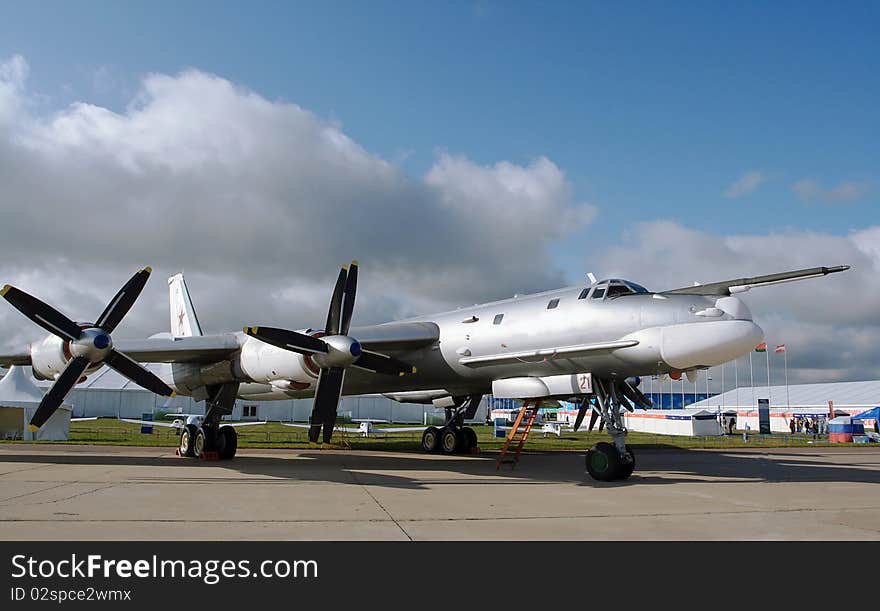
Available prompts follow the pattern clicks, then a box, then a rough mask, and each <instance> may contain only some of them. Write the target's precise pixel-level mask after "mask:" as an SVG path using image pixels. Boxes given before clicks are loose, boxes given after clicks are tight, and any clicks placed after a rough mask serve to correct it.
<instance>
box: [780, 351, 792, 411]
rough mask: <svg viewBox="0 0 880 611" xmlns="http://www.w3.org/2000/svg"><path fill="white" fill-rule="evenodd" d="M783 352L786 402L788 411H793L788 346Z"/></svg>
mask: <svg viewBox="0 0 880 611" xmlns="http://www.w3.org/2000/svg"><path fill="white" fill-rule="evenodd" d="M782 350H783V352H782V360H783V362H784V363H785V402H786V403H788V409H791V395H790V394H789V392H788V346H785V347H783V349H782Z"/></svg>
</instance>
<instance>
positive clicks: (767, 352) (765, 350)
mask: <svg viewBox="0 0 880 611" xmlns="http://www.w3.org/2000/svg"><path fill="white" fill-rule="evenodd" d="M764 354H766V355H767V403H768V404H770V403H771V402H770V350H769V348H768V347H765V348H764Z"/></svg>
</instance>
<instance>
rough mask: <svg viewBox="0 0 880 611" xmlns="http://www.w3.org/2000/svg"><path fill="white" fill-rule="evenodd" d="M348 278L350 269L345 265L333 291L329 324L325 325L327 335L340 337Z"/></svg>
mask: <svg viewBox="0 0 880 611" xmlns="http://www.w3.org/2000/svg"><path fill="white" fill-rule="evenodd" d="M347 277H348V268H347V267H345V266H344V265H343V266H342V269H341V270H339V277H338V278H336V287H335V288H334V289H333V297H331V298H330V311H329V312H327V324H326V325H324V333H326V334H327V335H339V319H340V317H341V315H342V297H343V295H344V293H345V280H346V278H347Z"/></svg>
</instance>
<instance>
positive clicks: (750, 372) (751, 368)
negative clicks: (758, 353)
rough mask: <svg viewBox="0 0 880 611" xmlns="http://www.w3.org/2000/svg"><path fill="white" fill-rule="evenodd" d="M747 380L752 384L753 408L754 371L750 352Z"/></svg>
mask: <svg viewBox="0 0 880 611" xmlns="http://www.w3.org/2000/svg"><path fill="white" fill-rule="evenodd" d="M753 352H754V351H753ZM749 380H750V381H751V383H752V407H755V369H754V368H753V367H752V353H751V352H749Z"/></svg>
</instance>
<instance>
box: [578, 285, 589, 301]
mask: <svg viewBox="0 0 880 611" xmlns="http://www.w3.org/2000/svg"><path fill="white" fill-rule="evenodd" d="M589 294H590V287H587V288H585V289H584V290H582V291H581V294H580V295H578V299H586V298H587V295H589Z"/></svg>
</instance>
